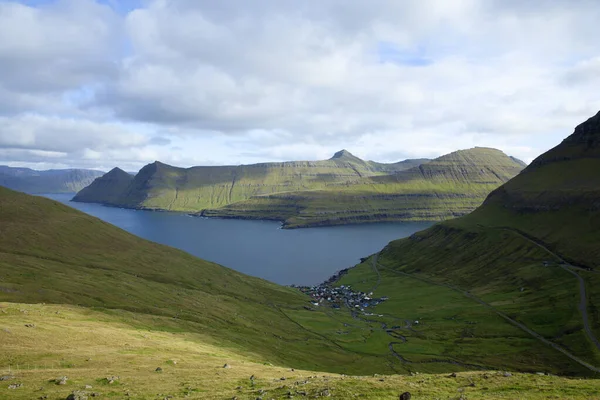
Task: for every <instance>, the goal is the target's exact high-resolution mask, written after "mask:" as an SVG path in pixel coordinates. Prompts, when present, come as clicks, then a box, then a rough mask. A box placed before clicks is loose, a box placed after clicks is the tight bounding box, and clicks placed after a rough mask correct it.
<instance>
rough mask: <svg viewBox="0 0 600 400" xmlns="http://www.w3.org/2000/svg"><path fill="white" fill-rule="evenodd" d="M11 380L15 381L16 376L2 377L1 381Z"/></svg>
mask: <svg viewBox="0 0 600 400" xmlns="http://www.w3.org/2000/svg"><path fill="white" fill-rule="evenodd" d="M11 379H15V377H14V376H12V375H4V376H0V381H9V380H11Z"/></svg>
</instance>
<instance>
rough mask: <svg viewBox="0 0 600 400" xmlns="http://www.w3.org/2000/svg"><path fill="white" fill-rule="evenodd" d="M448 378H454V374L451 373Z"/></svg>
mask: <svg viewBox="0 0 600 400" xmlns="http://www.w3.org/2000/svg"><path fill="white" fill-rule="evenodd" d="M448 378H456V372H453V373H451V374H450V375H449V376H448Z"/></svg>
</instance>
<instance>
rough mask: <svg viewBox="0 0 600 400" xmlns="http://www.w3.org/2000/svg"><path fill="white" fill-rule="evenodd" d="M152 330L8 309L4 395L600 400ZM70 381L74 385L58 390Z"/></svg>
mask: <svg viewBox="0 0 600 400" xmlns="http://www.w3.org/2000/svg"><path fill="white" fill-rule="evenodd" d="M144 322H146V321H144V320H143V316H141V315H139V314H135V313H130V312H125V311H118V310H117V311H114V312H112V313H105V312H99V311H95V310H92V309H88V308H83V307H76V306H63V305H48V304H46V305H42V304H38V305H30V304H19V303H0V324H2V329H0V339H1V342H0V343H1V344H0V348H1V349H2V352H0V376H3V377H6V378H7V379H6V380H3V381H0V397H2V398H10V399H27V400H29V399H37V398H42V397H44V396H46V398H48V399H65V398H67V396H69V395H70V394H71V393H73V392H76V393H79V394H84V395H88V396H89V395H92V394H95V395H96V396H95V398H129V399H154V398H159V399H164V398H173V399H180V398H189V399H232V398H237V399H240V400H242V399H252V400H255V399H256V398H261V397H262V398H265V399H271V398H273V399H285V398H290V396H291V397H292V398H315V397H317V396H319V397H329V398H331V399H354V398H368V399H386V400H392V399H395V400H397V399H398V396H399V394H400V393H403V392H406V391H408V392H410V393H411V394H412V396H413V398H416V399H440V398H442V399H448V398H451V399H454V398H460V396H462V397H463V398H468V399H498V398H512V399H514V398H518V399H531V400H534V399H535V400H537V399H547V398H560V399H586V400H589V399H597V398H598V396H597V393H598V390H597V389H598V385H597V382H595V381H593V380H581V379H568V378H561V377H556V376H538V375H534V374H519V373H512V374H510V375H508V374H505V373H502V372H494V371H485V372H463V373H457V374H456V377H449V375H448V374H444V375H432V374H419V375H414V376H409V375H390V376H373V375H369V376H343V375H337V374H330V373H323V372H315V371H307V370H299V369H295V370H292V369H290V368H285V367H278V366H270V365H265V364H264V363H261V362H257V359H256V358H255V357H252V356H244V355H240V354H239V353H236V352H234V351H231V350H230V349H227V348H223V347H222V346H219V345H216V344H215V343H214V341H213V340H212V339H211V338H210V337H208V336H206V335H202V334H199V333H192V332H168V331H157V330H155V329H151V328H149V327H147V326H144V325H143V323H144ZM25 323H26V324H29V325H35V327H26V326H25ZM225 364H227V365H229V366H230V368H223V366H224V365H225ZM157 368H161V369H162V371H160V372H156V369H157ZM505 375H506V376H505ZM251 376H254V379H252V380H251V379H250V377H251ZM62 377H66V378H67V380H66V382H65V384H64V385H57V384H56V382H55V380H56V379H58V380H60V379H61V378H62ZM113 377H114V378H115V379H113ZM107 378H108V379H107ZM110 380H113V382H112V383H109V382H110ZM10 385H21V386H19V387H17V388H16V389H9V386H10ZM86 386H87V388H86Z"/></svg>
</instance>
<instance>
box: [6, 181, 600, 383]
mask: <svg viewBox="0 0 600 400" xmlns="http://www.w3.org/2000/svg"><path fill="white" fill-rule="evenodd" d="M0 220H1V221H2V224H1V225H0V270H1V271H2V276H1V279H2V280H1V281H0V301H8V302H15V303H47V304H71V305H79V306H83V307H86V308H91V309H94V310H97V311H102V312H104V313H108V314H109V315H115V314H114V313H115V312H117V313H133V314H134V316H132V317H131V318H129V319H128V322H127V323H128V324H133V327H134V328H140V327H143V328H144V329H147V330H152V331H166V332H181V333H184V332H187V333H190V334H199V335H202V337H203V338H205V339H203V340H206V341H210V343H212V344H214V345H215V346H218V347H220V348H223V349H226V350H228V351H230V352H234V353H236V354H239V355H240V356H243V357H250V358H251V359H253V360H255V361H257V362H269V363H273V364H274V365H280V366H286V367H288V368H289V367H293V368H304V369H310V370H321V371H329V372H337V373H345V374H373V373H383V374H394V373H401V374H402V373H408V372H417V371H418V372H422V373H443V372H452V371H465V370H473V369H476V370H496V369H508V370H517V371H527V372H538V371H540V370H541V371H542V372H551V373H561V374H577V375H585V374H588V373H589V371H587V370H586V369H585V368H582V367H581V366H580V365H578V364H577V363H576V362H573V361H572V360H569V359H568V358H566V357H565V356H563V355H562V354H561V353H559V352H556V351H555V350H554V349H552V348H549V347H548V346H546V345H545V344H543V343H539V342H538V341H537V340H535V339H533V338H531V337H530V336H529V335H527V334H526V333H524V332H522V331H520V330H519V329H518V328H516V327H514V326H511V325H510V324H506V323H505V322H504V321H503V319H502V318H501V317H499V316H498V315H496V314H495V313H494V312H492V311H490V310H488V309H486V308H485V307H481V306H479V305H478V304H473V302H472V301H471V300H469V299H465V298H462V297H461V296H459V295H456V294H455V293H454V292H453V291H452V290H450V289H448V288H445V287H433V288H432V287H428V286H427V285H424V284H419V283H418V282H413V281H406V282H403V283H401V285H400V286H398V285H397V284H396V281H393V280H389V281H388V280H386V281H385V282H384V281H382V282H381V284H380V285H378V288H377V289H376V293H380V292H381V293H386V294H390V301H389V302H385V303H382V304H381V305H380V306H378V307H376V308H375V310H374V311H375V313H376V315H371V316H367V315H365V314H362V313H360V314H356V313H354V312H350V311H349V310H348V309H347V308H345V307H342V308H340V309H334V308H330V307H328V306H322V307H314V306H312V305H311V304H310V302H309V298H308V297H307V296H305V295H303V294H301V293H300V292H299V291H297V290H295V289H293V288H285V287H281V286H277V285H274V284H271V283H269V282H265V281H263V280H260V279H257V278H251V277H248V276H245V275H242V274H239V273H237V272H235V271H232V270H230V269H227V268H224V267H221V266H218V265H215V264H212V263H209V262H206V261H202V260H199V259H197V258H194V257H192V256H190V255H188V254H186V253H183V252H181V251H178V250H175V249H171V248H168V247H165V246H161V245H157V244H154V243H151V242H147V241H144V240H141V239H139V238H136V237H135V236H132V235H129V234H127V233H125V232H124V231H121V230H119V229H117V228H115V227H113V226H111V225H109V224H106V223H104V222H102V221H100V220H98V219H96V218H92V217H90V216H87V215H85V214H82V213H80V212H77V211H75V210H73V209H71V208H69V207H66V206H64V205H61V204H59V203H57V202H53V201H51V200H47V199H44V198H36V197H31V196H27V195H24V194H19V193H16V192H12V191H9V190H6V189H2V191H1V192H0ZM199 240H201V238H199ZM232 250H234V249H232ZM537 257H538V258H540V257H543V256H541V255H539V254H538V255H537ZM382 258H383V257H382ZM249 262H251V261H249ZM371 262H372V259H369V260H366V261H365V263H364V264H362V265H361V266H360V267H359V268H357V271H363V272H362V273H359V274H358V275H357V276H355V275H354V272H353V273H352V274H350V275H348V276H347V277H345V278H344V279H348V280H350V281H351V280H355V281H356V282H353V283H352V284H353V285H354V286H356V288H360V287H361V286H364V287H365V288H364V290H365V291H367V287H369V288H370V287H371V286H375V281H373V282H371V281H370V279H371V276H370V275H369V274H371V273H372V272H373V270H372V266H371ZM369 290H371V289H369ZM369 311H370V310H368V311H367V312H369ZM117 315H120V314H117ZM456 315H460V316H461V317H460V318H458V319H456ZM429 318H431V319H432V321H431V323H430V322H429V321H428V319H429ZM447 318H448V319H447ZM415 320H422V323H421V324H420V325H418V326H417V325H415V324H414V323H413V321H415ZM473 321H477V323H478V324H480V325H478V329H481V330H482V331H484V332H486V334H485V335H484V336H483V337H477V338H475V337H472V336H471V335H472V334H471V333H470V332H471V331H470V330H469V329H473V327H472V326H471V325H470V324H471V322H473ZM25 323H28V322H26V321H24V322H23V324H25ZM465 329H466V331H465ZM465 332H466V333H465ZM465 335H466V336H465ZM402 338H403V339H402ZM402 340H404V342H402ZM401 342H402V343H401ZM399 346H401V348H399ZM482 349H485V351H482ZM0 353H1V352H0ZM507 355H508V356H507ZM40 357H41V359H43V356H42V355H40Z"/></svg>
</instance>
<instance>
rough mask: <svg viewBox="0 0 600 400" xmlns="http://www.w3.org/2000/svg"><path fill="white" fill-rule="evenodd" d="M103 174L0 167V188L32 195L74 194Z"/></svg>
mask: <svg viewBox="0 0 600 400" xmlns="http://www.w3.org/2000/svg"><path fill="white" fill-rule="evenodd" d="M103 174H104V172H101V171H96V170H89V169H51V170H46V171H36V170H33V169H29V168H14V167H8V166H6V165H0V186H4V187H7V188H9V189H13V190H18V191H21V192H26V193H32V194H39V193H74V192H78V191H80V190H81V189H83V188H84V187H86V186H88V185H89V184H90V183H92V182H93V180H94V179H96V178H97V177H99V176H102V175H103Z"/></svg>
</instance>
